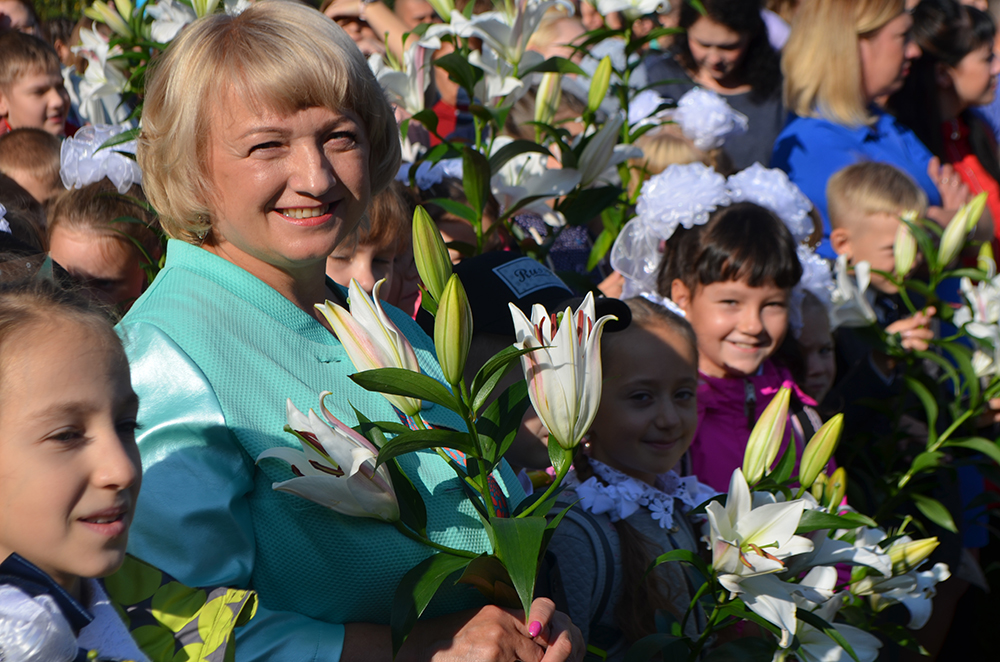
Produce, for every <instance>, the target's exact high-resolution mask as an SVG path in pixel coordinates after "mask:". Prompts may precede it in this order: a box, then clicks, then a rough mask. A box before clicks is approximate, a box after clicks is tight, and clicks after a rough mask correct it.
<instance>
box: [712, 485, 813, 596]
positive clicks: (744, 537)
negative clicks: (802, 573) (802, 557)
mask: <svg viewBox="0 0 1000 662" xmlns="http://www.w3.org/2000/svg"><path fill="white" fill-rule="evenodd" d="M805 505H806V504H805V502H804V501H803V500H802V499H795V500H792V501H787V502H785V503H765V504H763V505H760V506H758V507H756V508H755V507H754V506H753V501H752V499H751V496H750V488H749V486H748V485H747V481H746V479H745V478H744V477H743V472H742V471H741V470H740V469H736V470H735V471H734V472H733V476H732V478H731V479H730V481H729V496H728V497H727V499H726V505H725V507H723V506H722V505H721V504H720V503H719V502H718V501H713V502H712V503H709V504H708V506H706V509H705V510H706V513H707V515H708V522H709V526H710V534H709V536H710V538H709V544H710V545H711V548H712V567H713V568H714V569H715V570H716V571H718V572H720V573H726V574H735V575H739V576H742V577H753V576H756V575H762V574H769V573H773V572H781V571H783V570H784V569H785V564H784V563H783V562H782V559H784V558H787V557H789V556H792V555H794V554H804V553H806V552H810V551H812V549H813V543H812V541H811V540H809V539H808V538H805V537H803V536H797V535H795V530H796V529H797V528H798V526H799V520H800V519H801V518H802V512H803V511H804V510H805Z"/></svg>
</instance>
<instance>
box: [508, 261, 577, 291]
mask: <svg viewBox="0 0 1000 662" xmlns="http://www.w3.org/2000/svg"><path fill="white" fill-rule="evenodd" d="M493 273H495V274H496V275H497V278H499V279H500V280H502V281H503V282H504V283H506V284H507V287H508V288H510V291H511V292H513V293H514V296H515V297H517V298H518V299H523V298H524V297H526V296H528V295H529V294H531V293H532V292H537V291H538V290H544V289H545V288H547V287H560V288H562V289H564V290H566V291H567V292H570V293H572V290H570V289H569V287H567V286H566V283H564V282H562V281H561V280H560V279H559V277H558V276H556V275H555V274H554V273H552V272H551V271H549V270H548V269H546V268H545V267H544V266H542V265H541V264H539V263H538V262H537V261H536V260H532V259H531V258H530V257H522V258H518V259H516V260H511V261H510V262H507V263H505V264H501V265H500V266H498V267H494V268H493Z"/></svg>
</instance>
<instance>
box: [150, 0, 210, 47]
mask: <svg viewBox="0 0 1000 662" xmlns="http://www.w3.org/2000/svg"><path fill="white" fill-rule="evenodd" d="M146 13H147V14H149V15H150V16H152V17H153V24H152V25H150V26H149V34H150V36H151V37H152V38H153V41H156V42H159V43H161V44H167V43H170V42H171V41H173V40H174V38H175V37H176V36H177V34H178V33H179V32H180V31H181V30H183V29H184V27H185V26H187V25H190V24H191V23H194V22H195V20H197V18H198V15H197V14H196V13H195V11H194V9H193V8H192V7H191V6H190V5H186V4H184V3H183V2H175V0H160V1H159V2H157V3H156V4H155V5H149V6H148V7H147V8H146Z"/></svg>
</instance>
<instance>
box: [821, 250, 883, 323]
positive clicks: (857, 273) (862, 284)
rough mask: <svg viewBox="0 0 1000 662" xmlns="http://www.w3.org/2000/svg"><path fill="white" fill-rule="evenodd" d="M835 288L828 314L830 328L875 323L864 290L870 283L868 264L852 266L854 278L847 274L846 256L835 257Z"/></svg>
mask: <svg viewBox="0 0 1000 662" xmlns="http://www.w3.org/2000/svg"><path fill="white" fill-rule="evenodd" d="M834 274H835V276H836V288H835V289H834V291H833V294H832V296H831V299H832V301H833V310H832V311H831V312H830V327H831V328H837V327H838V326H844V327H861V326H870V325H871V324H874V323H875V321H876V317H875V311H874V310H873V309H872V306H871V304H870V303H868V299H867V298H866V297H865V290H867V289H868V285H869V284H870V283H871V265H870V264H869V263H868V262H858V263H857V264H856V265H854V277H853V278H852V277H851V275H850V274H849V273H848V265H847V256H846V255H840V256H838V257H837V264H836V266H835V267H834Z"/></svg>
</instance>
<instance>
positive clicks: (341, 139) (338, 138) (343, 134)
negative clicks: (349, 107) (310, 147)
mask: <svg viewBox="0 0 1000 662" xmlns="http://www.w3.org/2000/svg"><path fill="white" fill-rule="evenodd" d="M327 142H335V143H337V144H338V145H354V144H355V143H357V142H358V136H357V134H356V133H354V132H352V131H337V132H335V133H331V134H330V137H329V138H327Z"/></svg>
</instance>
